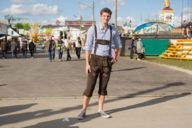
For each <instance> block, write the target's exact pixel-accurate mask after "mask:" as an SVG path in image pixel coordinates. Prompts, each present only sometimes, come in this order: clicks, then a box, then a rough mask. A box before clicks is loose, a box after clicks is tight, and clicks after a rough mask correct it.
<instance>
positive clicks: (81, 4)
mask: <svg viewBox="0 0 192 128" xmlns="http://www.w3.org/2000/svg"><path fill="white" fill-rule="evenodd" d="M79 6H80V9H87V8H88V6H89V5H86V4H83V3H80V4H79Z"/></svg>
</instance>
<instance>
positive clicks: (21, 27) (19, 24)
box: [15, 23, 23, 29]
mask: <svg viewBox="0 0 192 128" xmlns="http://www.w3.org/2000/svg"><path fill="white" fill-rule="evenodd" d="M15 28H17V29H23V24H22V23H17V24H15Z"/></svg>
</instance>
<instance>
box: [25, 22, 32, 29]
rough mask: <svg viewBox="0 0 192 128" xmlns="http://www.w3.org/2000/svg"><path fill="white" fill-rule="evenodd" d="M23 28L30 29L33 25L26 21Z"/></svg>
mask: <svg viewBox="0 0 192 128" xmlns="http://www.w3.org/2000/svg"><path fill="white" fill-rule="evenodd" d="M23 29H24V30H30V29H31V25H30V24H29V23H25V24H23Z"/></svg>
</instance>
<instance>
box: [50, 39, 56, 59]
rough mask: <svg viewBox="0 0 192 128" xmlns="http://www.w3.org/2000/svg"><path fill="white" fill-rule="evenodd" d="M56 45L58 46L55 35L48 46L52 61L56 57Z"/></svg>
mask: <svg viewBox="0 0 192 128" xmlns="http://www.w3.org/2000/svg"><path fill="white" fill-rule="evenodd" d="M55 47H56V44H55V41H54V40H53V37H51V39H50V41H49V47H48V52H49V60H50V62H52V61H53V60H54V59H55Z"/></svg>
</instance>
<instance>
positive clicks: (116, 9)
mask: <svg viewBox="0 0 192 128" xmlns="http://www.w3.org/2000/svg"><path fill="white" fill-rule="evenodd" d="M115 28H117V0H115Z"/></svg>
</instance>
